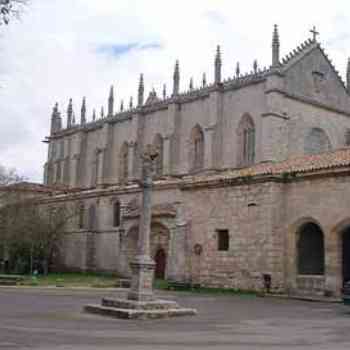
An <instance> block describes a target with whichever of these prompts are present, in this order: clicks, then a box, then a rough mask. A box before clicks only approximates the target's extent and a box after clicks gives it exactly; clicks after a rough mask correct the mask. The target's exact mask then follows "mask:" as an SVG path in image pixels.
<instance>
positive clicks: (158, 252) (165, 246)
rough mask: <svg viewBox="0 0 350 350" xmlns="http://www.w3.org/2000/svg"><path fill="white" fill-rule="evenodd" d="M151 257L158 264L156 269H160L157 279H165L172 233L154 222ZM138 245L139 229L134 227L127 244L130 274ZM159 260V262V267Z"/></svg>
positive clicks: (128, 235)
mask: <svg viewBox="0 0 350 350" xmlns="http://www.w3.org/2000/svg"><path fill="white" fill-rule="evenodd" d="M150 238H151V239H150V255H151V257H152V258H153V259H154V260H155V262H156V269H157V268H158V269H159V276H160V277H158V276H157V271H155V277H156V278H162V279H164V278H165V277H166V275H167V272H166V266H167V264H166V262H167V257H168V254H169V240H170V232H169V229H168V228H167V227H166V226H164V225H162V224H160V223H158V222H152V225H151V237H150ZM137 244H138V227H137V226H133V227H132V228H131V229H130V230H129V232H128V234H127V242H126V259H127V269H128V273H130V268H129V265H130V262H132V260H133V258H134V257H135V255H136V253H137ZM157 260H158V261H159V262H158V264H159V266H157V265H158V264H157Z"/></svg>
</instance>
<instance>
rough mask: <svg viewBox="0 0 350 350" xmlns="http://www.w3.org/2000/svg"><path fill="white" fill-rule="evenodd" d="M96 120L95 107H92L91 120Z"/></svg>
mask: <svg viewBox="0 0 350 350" xmlns="http://www.w3.org/2000/svg"><path fill="white" fill-rule="evenodd" d="M95 120H96V109H95V108H94V110H93V112H92V121H95Z"/></svg>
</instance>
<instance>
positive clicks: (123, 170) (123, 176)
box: [119, 142, 129, 182]
mask: <svg viewBox="0 0 350 350" xmlns="http://www.w3.org/2000/svg"><path fill="white" fill-rule="evenodd" d="M128 177H129V146H128V143H127V142H124V143H123V146H122V148H121V151H120V173H119V179H120V181H121V182H123V181H127V180H128Z"/></svg>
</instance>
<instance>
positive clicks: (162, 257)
mask: <svg viewBox="0 0 350 350" xmlns="http://www.w3.org/2000/svg"><path fill="white" fill-rule="evenodd" d="M154 261H155V263H156V268H155V278H158V279H164V278H165V267H166V254H165V251H164V249H162V248H161V249H158V250H157V253H156V255H155V257H154Z"/></svg>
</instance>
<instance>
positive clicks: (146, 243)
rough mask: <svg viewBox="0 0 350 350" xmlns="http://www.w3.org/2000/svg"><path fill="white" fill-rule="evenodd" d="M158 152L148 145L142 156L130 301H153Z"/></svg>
mask: <svg viewBox="0 0 350 350" xmlns="http://www.w3.org/2000/svg"><path fill="white" fill-rule="evenodd" d="M157 157H158V150H157V149H156V148H155V147H154V146H153V145H148V146H147V147H146V151H145V152H144V153H143V155H142V179H141V183H140V185H141V188H142V207H141V216H140V223H139V239H138V246H137V255H136V257H135V259H134V260H133V261H132V262H131V264H130V266H131V271H132V280H131V289H130V292H129V294H128V299H130V300H138V301H150V300H153V288H152V284H153V276H154V266H155V263H154V261H153V259H152V258H151V256H150V236H151V220H152V186H153V180H152V177H153V172H154V160H155V159H156V158H157Z"/></svg>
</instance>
